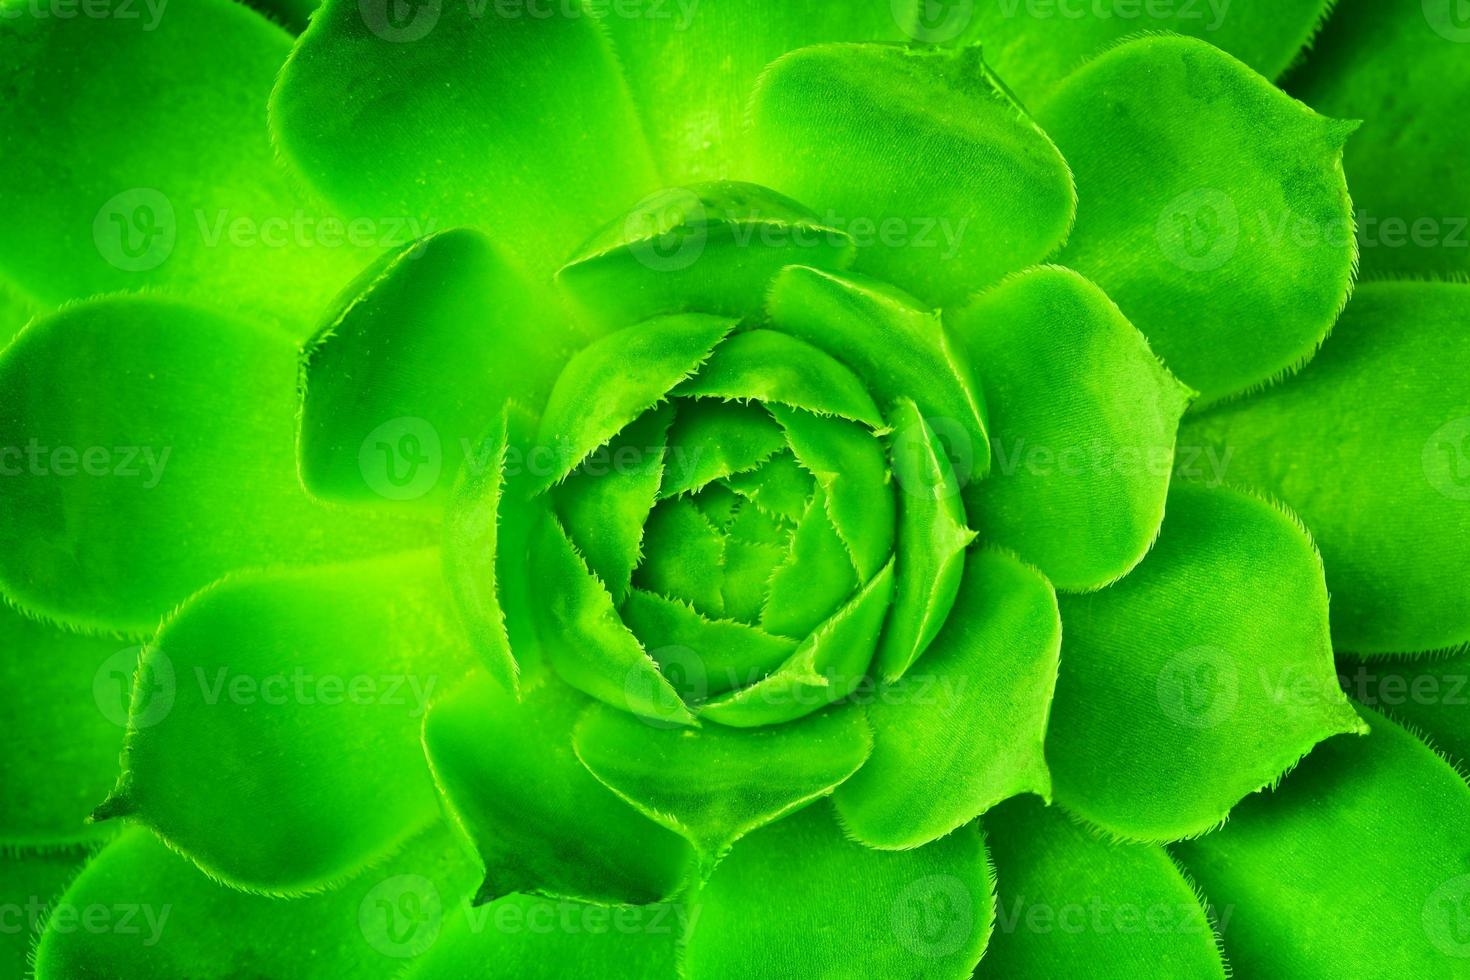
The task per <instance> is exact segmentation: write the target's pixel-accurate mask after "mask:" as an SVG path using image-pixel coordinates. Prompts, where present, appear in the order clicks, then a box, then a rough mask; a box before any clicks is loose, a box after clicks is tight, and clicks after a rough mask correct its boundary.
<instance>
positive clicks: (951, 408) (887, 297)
mask: <svg viewBox="0 0 1470 980" xmlns="http://www.w3.org/2000/svg"><path fill="white" fill-rule="evenodd" d="M767 306H768V311H769V313H770V316H771V319H772V320H773V321H774V322H775V325H776V327H777V328H778V329H780V330H784V331H785V332H787V333H790V334H794V335H795V336H797V337H800V338H801V339H802V340H805V341H807V342H809V343H812V344H815V345H816V346H817V347H820V348H821V349H822V350H824V351H826V352H827V353H828V354H831V355H832V356H833V357H835V358H836V359H837V360H839V361H842V362H843V363H844V364H846V365H847V366H849V367H851V368H852V369H853V370H854V371H856V372H857V374H858V375H859V376H860V377H861V378H862V379H863V380H864V381H866V382H867V384H868V389H869V391H871V392H872V393H873V394H874V395H875V396H876V397H877V399H878V401H879V405H880V407H883V408H886V407H888V406H889V405H891V404H892V403H893V401H894V400H895V399H898V398H912V399H914V401H916V402H917V403H918V405H919V410H920V411H922V412H923V413H924V417H925V418H926V419H928V420H929V423H930V425H932V426H935V427H936V428H939V427H943V428H945V429H954V430H956V431H955V433H954V436H956V437H961V438H950V439H949V442H950V443H951V445H950V463H951V465H953V466H954V469H955V472H956V473H957V474H959V475H960V476H961V478H962V480H963V481H968V480H969V479H974V478H979V477H982V476H984V475H985V473H986V472H987V471H988V469H989V467H990V440H989V439H988V438H987V436H986V434H985V432H986V430H985V404H984V399H983V396H982V395H981V394H980V391H979V389H978V388H977V387H976V386H975V383H974V381H973V380H972V379H971V377H970V371H969V367H968V365H967V364H965V358H964V357H963V356H962V355H961V354H959V353H958V352H957V350H956V348H955V345H954V342H953V341H952V340H951V339H950V338H949V335H948V332H947V331H946V329H945V327H944V324H943V322H942V321H941V319H940V317H939V314H938V313H935V312H933V311H929V310H924V309H921V308H920V307H919V306H918V305H917V304H916V301H915V300H914V299H913V298H912V297H909V296H905V295H904V294H902V293H900V292H898V291H897V290H895V289H893V288H892V287H890V286H887V285H884V284H883V283H879V282H877V281H875V280H870V279H844V278H839V277H837V276H833V275H829V274H827V273H824V272H820V271H818V270H816V269H808V268H803V267H800V266H793V267H792V268H789V269H786V270H784V271H783V272H782V273H781V274H780V275H779V276H777V277H776V282H775V283H774V284H773V285H772V287H771V295H770V300H769V302H768V304H767ZM946 434H947V435H948V433H946Z"/></svg>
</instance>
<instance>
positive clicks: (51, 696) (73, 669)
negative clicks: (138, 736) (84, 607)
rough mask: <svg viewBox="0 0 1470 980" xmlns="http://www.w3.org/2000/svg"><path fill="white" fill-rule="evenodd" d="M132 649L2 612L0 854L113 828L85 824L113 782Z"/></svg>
mask: <svg viewBox="0 0 1470 980" xmlns="http://www.w3.org/2000/svg"><path fill="white" fill-rule="evenodd" d="M138 652H139V650H138V647H137V646H134V645H133V644H131V643H128V642H125V641H122V640H115V639H110V638H107V637H89V636H79V635H77V634H75V633H67V632H63V631H62V630H60V629H58V628H56V627H55V626H51V625H47V624H43V623H38V622H36V621H35V620H31V619H27V618H25V617H24V616H22V615H21V614H20V613H18V612H16V611H15V610H14V609H11V608H10V607H9V606H6V605H4V604H3V603H0V717H4V718H5V719H6V728H7V731H8V735H9V737H8V740H7V741H8V745H7V748H6V751H5V754H4V755H3V756H0V846H16V845H19V846H23V847H37V846H42V847H51V846H55V845H61V844H69V843H75V842H78V841H88V840H93V839H95V838H97V837H98V836H99V831H102V832H104V833H105V832H106V831H107V830H109V829H110V828H102V827H96V826H88V825H87V815H88V814H89V813H91V812H92V808H93V807H95V806H96V805H97V804H98V803H100V802H101V801H102V800H103V799H104V798H105V797H106V796H107V793H108V791H109V790H110V789H112V786H113V783H115V782H116V781H117V756H118V752H119V751H120V750H121V749H122V740H123V733H124V732H125V731H126V730H127V722H128V697H129V692H130V691H131V690H132V682H133V671H134V669H135V668H136V667H137V663H138Z"/></svg>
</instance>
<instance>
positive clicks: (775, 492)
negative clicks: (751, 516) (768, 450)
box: [722, 452, 816, 524]
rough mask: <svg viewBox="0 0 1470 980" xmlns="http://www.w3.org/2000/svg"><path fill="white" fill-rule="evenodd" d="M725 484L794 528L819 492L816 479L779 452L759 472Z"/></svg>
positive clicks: (791, 455)
mask: <svg viewBox="0 0 1470 980" xmlns="http://www.w3.org/2000/svg"><path fill="white" fill-rule="evenodd" d="M722 482H723V483H724V485H725V486H726V487H728V488H730V489H731V490H733V491H735V492H736V493H738V494H739V495H740V496H742V497H744V498H745V499H747V500H749V501H750V502H751V503H753V504H755V505H756V507H757V508H759V509H760V510H762V511H764V512H765V513H767V514H773V515H775V516H777V517H780V518H781V519H782V520H785V521H788V522H790V523H792V524H795V523H796V522H797V521H800V520H801V515H802V514H804V513H806V507H807V503H808V501H810V500H811V499H812V494H813V493H815V492H816V481H815V479H814V478H813V477H812V475H811V474H810V473H808V472H807V471H806V470H804V469H802V466H801V464H800V463H798V462H797V461H796V456H795V454H793V453H791V452H779V453H777V454H776V455H774V456H772V457H771V458H770V459H769V460H767V461H766V462H765V463H764V464H763V465H762V466H761V467H760V468H759V469H756V470H752V471H751V472H749V473H736V474H735V475H734V476H731V477H728V478H726V479H725V480H724V481H722Z"/></svg>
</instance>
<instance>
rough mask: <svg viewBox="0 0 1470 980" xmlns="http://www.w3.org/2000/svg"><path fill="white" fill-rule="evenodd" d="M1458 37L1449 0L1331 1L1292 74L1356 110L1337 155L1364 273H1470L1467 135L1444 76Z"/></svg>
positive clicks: (1314, 96) (1457, 15) (1462, 58)
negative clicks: (1353, 130)
mask: <svg viewBox="0 0 1470 980" xmlns="http://www.w3.org/2000/svg"><path fill="white" fill-rule="evenodd" d="M1466 42H1470V27H1467V24H1466V21H1465V15H1464V8H1463V7H1459V6H1457V3H1456V2H1452V0H1421V2H1419V3H1376V2H1374V0H1339V2H1338V3H1337V5H1336V8H1335V9H1334V12H1333V15H1332V18H1331V19H1330V20H1329V21H1328V22H1327V27H1326V28H1325V29H1324V30H1323V32H1322V36H1321V37H1319V38H1318V39H1317V41H1316V43H1315V44H1314V45H1313V46H1312V54H1311V57H1310V58H1308V59H1307V60H1306V63H1305V64H1304V65H1303V66H1302V68H1301V69H1300V70H1298V71H1296V72H1293V73H1292V76H1291V79H1290V85H1289V88H1290V90H1291V92H1292V94H1293V95H1295V96H1296V97H1297V98H1299V99H1301V100H1302V101H1303V102H1306V103H1307V104H1308V105H1310V106H1314V107H1316V108H1317V109H1318V110H1319V111H1321V112H1325V113H1328V114H1330V115H1334V116H1339V117H1341V118H1343V119H1362V120H1365V121H1364V123H1363V128H1362V129H1361V130H1359V131H1358V134H1357V135H1356V136H1354V137H1353V139H1352V141H1351V142H1350V143H1349V144H1348V147H1347V153H1346V157H1345V161H1344V164H1345V166H1346V169H1347V175H1348V184H1349V186H1351V187H1352V189H1353V199H1354V201H1355V203H1356V204H1357V207H1358V212H1357V228H1358V242H1359V245H1360V246H1361V248H1362V253H1363V270H1364V272H1365V273H1366V274H1367V275H1368V276H1369V277H1373V278H1376V277H1380V276H1386V275H1395V274H1399V275H1403V274H1407V275H1425V274H1434V275H1442V276H1463V275H1464V274H1465V273H1466V272H1470V237H1467V232H1466V222H1467V216H1470V181H1467V180H1466V170H1465V160H1466V159H1467V158H1470V134H1467V131H1466V127H1465V126H1464V125H1462V121H1463V116H1464V102H1463V101H1462V99H1461V98H1460V93H1459V88H1458V86H1456V85H1454V84H1446V83H1445V80H1446V79H1451V78H1459V77H1462V76H1463V75H1464V73H1465V62H1466V54H1467V50H1466V47H1465V44H1466Z"/></svg>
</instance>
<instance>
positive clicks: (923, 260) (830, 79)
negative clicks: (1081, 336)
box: [751, 44, 1077, 305]
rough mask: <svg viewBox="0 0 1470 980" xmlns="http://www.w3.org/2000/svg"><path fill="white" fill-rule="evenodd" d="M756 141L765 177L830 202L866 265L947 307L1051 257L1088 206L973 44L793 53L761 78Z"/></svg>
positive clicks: (760, 174) (754, 118) (754, 111)
mask: <svg viewBox="0 0 1470 980" xmlns="http://www.w3.org/2000/svg"><path fill="white" fill-rule="evenodd" d="M751 138H752V150H751V166H752V169H753V171H754V172H755V173H756V174H757V178H758V179H759V180H760V181H761V182H762V183H766V184H769V185H771V186H772V187H775V188H776V189H777V190H780V191H784V192H785V193H788V194H791V195H792V196H794V197H796V198H798V199H800V200H803V201H810V202H820V203H821V204H824V205H825V206H827V207H830V208H832V209H833V210H834V211H835V212H836V213H837V214H838V215H841V216H842V220H843V221H845V222H846V223H847V230H848V232H849V234H850V235H851V236H852V237H853V239H854V240H856V241H857V243H858V245H859V246H860V251H859V256H858V264H859V267H860V268H861V269H863V270H864V271H866V272H870V273H872V274H874V275H876V276H878V277H880V278H882V279H886V280H889V281H892V282H895V283H898V284H900V285H902V286H903V287H905V288H906V289H908V290H910V291H911V292H913V293H915V294H916V295H919V296H922V297H923V298H924V299H926V300H928V301H929V302H931V303H935V304H939V305H944V304H948V303H952V302H954V301H956V300H958V299H960V298H961V297H963V296H964V295H965V294H966V293H967V292H969V291H970V290H972V289H975V288H978V287H980V286H984V285H988V284H989V283H992V282H995V281H996V280H997V279H1000V278H1001V277H1002V276H1004V275H1005V274H1006V273H1007V272H1011V271H1013V270H1015V269H1018V268H1023V267H1025V266H1027V265H1030V264H1032V263H1034V262H1039V261H1041V260H1042V259H1045V258H1046V257H1047V256H1049V255H1051V254H1052V253H1053V252H1054V251H1056V249H1057V248H1059V247H1060V246H1061V244H1062V242H1063V240H1065V238H1066V236H1067V231H1068V229H1069V228H1070V227H1071V224H1072V219H1073V215H1074V212H1075V210H1076V200H1077V199H1076V194H1075V192H1074V189H1073V186H1072V178H1071V175H1070V174H1069V173H1068V171H1067V164H1066V162H1065V161H1063V159H1062V157H1061V155H1060V154H1059V153H1058V152H1057V149H1056V147H1055V146H1053V145H1052V143H1051V141H1050V140H1049V139H1047V137H1046V135H1045V134H1044V133H1042V131H1041V130H1040V129H1038V128H1037V126H1036V124H1035V123H1033V122H1032V121H1031V119H1030V118H1029V117H1027V116H1026V114H1025V113H1024V111H1023V110H1022V109H1021V107H1020V106H1018V105H1017V104H1016V103H1015V102H1014V101H1013V100H1012V99H1011V97H1010V95H1009V94H1008V93H1007V92H1006V90H1005V88H1004V87H1003V86H1002V85H1001V84H1000V83H999V82H998V81H996V79H995V78H994V77H993V76H992V75H991V74H990V72H989V70H988V69H987V68H986V67H985V64H984V62H983V61H982V60H981V58H980V52H979V50H978V49H974V48H971V49H966V50H963V51H958V52H948V51H943V52H942V51H934V50H924V49H915V48H900V47H896V46H881V45H859V44H848V45H820V46H816V47H809V48H803V49H801V50H799V51H795V52H792V53H791V54H788V55H786V56H785V57H783V58H781V59H779V60H777V61H776V62H775V63H774V64H772V65H771V67H770V68H769V69H767V70H766V72H765V73H764V74H763V75H762V76H761V81H760V84H759V86H758V87H757V89H756V93H755V96H754V98H753V100H752V103H751ZM855 174H861V175H862V177H861V179H856V180H855V179H853V175H855ZM839 224H841V222H839Z"/></svg>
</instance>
